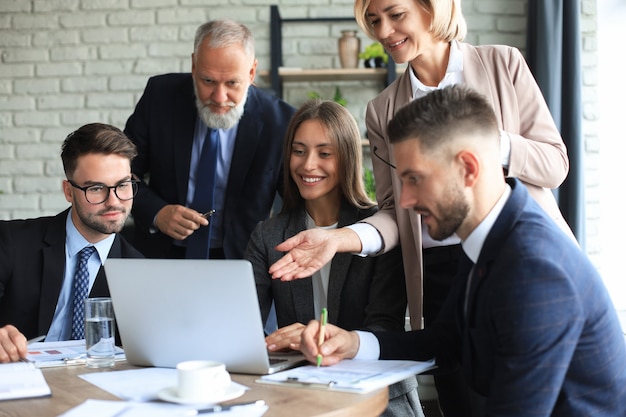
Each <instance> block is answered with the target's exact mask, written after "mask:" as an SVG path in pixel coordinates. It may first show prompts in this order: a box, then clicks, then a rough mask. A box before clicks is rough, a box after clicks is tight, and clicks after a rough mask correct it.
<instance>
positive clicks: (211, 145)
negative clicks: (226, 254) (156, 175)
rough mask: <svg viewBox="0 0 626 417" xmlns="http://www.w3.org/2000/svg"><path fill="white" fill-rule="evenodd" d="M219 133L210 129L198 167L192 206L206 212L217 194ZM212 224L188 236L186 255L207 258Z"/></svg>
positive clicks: (210, 207) (189, 257) (190, 257)
mask: <svg viewBox="0 0 626 417" xmlns="http://www.w3.org/2000/svg"><path fill="white" fill-rule="evenodd" d="M219 145H220V142H219V135H218V131H217V129H209V131H208V132H207V135H206V138H205V139H204V145H203V146H202V153H201V154H200V159H199V160H198V167H197V168H196V184H195V190H194V194H193V201H192V202H191V208H193V209H194V210H196V211H198V212H200V213H206V212H207V211H209V210H213V209H215V207H213V197H214V194H215V184H216V182H217V181H216V169H217V155H218V154H219V148H220V146H219ZM210 231H211V224H210V220H209V226H208V227H204V226H201V227H200V228H199V229H198V230H196V231H195V232H193V234H192V235H191V236H189V237H188V238H187V251H186V255H185V257H186V258H188V259H207V258H208V255H209V244H210V239H211V234H210Z"/></svg>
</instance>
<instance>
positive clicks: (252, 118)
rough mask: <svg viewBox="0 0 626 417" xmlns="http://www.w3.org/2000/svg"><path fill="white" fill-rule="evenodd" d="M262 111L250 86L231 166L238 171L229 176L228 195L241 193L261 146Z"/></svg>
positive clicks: (233, 170)
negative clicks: (257, 150)
mask: <svg viewBox="0 0 626 417" xmlns="http://www.w3.org/2000/svg"><path fill="white" fill-rule="evenodd" d="M262 111H263V109H261V108H260V105H259V102H258V98H257V93H256V87H254V86H250V89H249V90H248V100H247V102H246V105H245V108H244V113H243V117H242V118H241V120H240V121H239V125H238V126H237V137H236V139H235V148H234V150H233V158H232V162H231V166H233V167H234V166H236V167H237V169H231V170H230V172H229V174H228V185H227V189H226V193H227V194H229V195H237V194H238V193H239V190H240V189H241V188H242V186H243V183H244V180H245V178H246V177H247V175H248V171H249V169H250V167H251V166H252V160H253V159H254V155H255V154H256V149H257V147H258V146H259V140H260V138H261V131H262V129H263V122H262V119H263V117H262V116H261V117H259V113H262Z"/></svg>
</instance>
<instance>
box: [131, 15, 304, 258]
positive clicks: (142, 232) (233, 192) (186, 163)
mask: <svg viewBox="0 0 626 417" xmlns="http://www.w3.org/2000/svg"><path fill="white" fill-rule="evenodd" d="M256 68H257V60H256V58H255V54H254V38H253V36H252V33H251V32H250V31H249V29H248V28H246V27H245V26H243V25H241V24H239V23H237V22H234V21H231V20H220V21H210V22H207V23H205V24H203V25H201V26H200V27H199V28H198V29H197V31H196V36H195V42H194V51H193V53H192V55H191V73H179V74H165V75H160V76H156V77H152V78H150V80H149V81H148V84H147V86H146V89H145V91H144V93H143V96H142V97H141V99H140V100H139V102H138V103H137V107H136V109H135V111H134V113H133V114H132V115H131V116H130V118H129V119H128V121H127V123H126V128H125V133H126V134H127V135H128V136H129V137H130V138H131V140H132V141H133V142H134V143H135V144H136V145H137V148H138V151H139V155H138V156H137V158H136V159H135V161H134V163H133V172H134V173H135V174H136V175H138V176H139V177H140V178H142V179H143V180H144V182H142V183H141V185H140V189H139V193H138V196H137V199H136V203H135V206H134V208H133V212H132V214H133V218H134V221H135V232H134V237H133V239H132V240H133V243H134V244H135V246H136V247H137V248H138V249H139V250H140V251H142V252H143V253H144V255H146V256H147V257H152V258H200V259H206V258H218V259H219V258H226V259H239V258H243V253H244V251H245V248H246V245H247V243H248V240H249V237H250V233H251V232H252V230H253V229H254V227H255V226H256V224H257V223H258V222H259V221H261V220H264V219H266V218H267V217H269V214H270V210H271V208H272V204H273V201H274V198H275V196H276V193H277V192H279V193H280V191H281V190H282V141H283V137H284V135H285V131H286V128H287V125H288V123H289V120H290V119H291V116H292V115H293V113H294V111H295V109H294V108H293V107H292V106H290V105H289V104H287V103H285V102H284V101H282V100H279V99H277V98H276V97H274V96H272V95H271V94H268V93H266V92H263V91H262V90H260V89H259V88H257V87H256V86H254V85H253V82H254V77H255V75H256Z"/></svg>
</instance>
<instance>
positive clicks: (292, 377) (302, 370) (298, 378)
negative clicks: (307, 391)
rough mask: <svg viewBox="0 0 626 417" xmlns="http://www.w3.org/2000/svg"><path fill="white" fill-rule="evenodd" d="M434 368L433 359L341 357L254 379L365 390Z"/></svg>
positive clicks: (310, 386)
mask: <svg viewBox="0 0 626 417" xmlns="http://www.w3.org/2000/svg"><path fill="white" fill-rule="evenodd" d="M434 367H435V361H434V359H433V360H430V361H426V362H418V361H399V360H357V359H354V360H344V361H341V362H339V363H338V364H336V365H333V366H321V367H317V366H314V365H307V366H301V367H299V368H293V369H290V370H287V371H283V372H278V373H275V374H272V375H264V376H262V377H261V378H260V379H258V380H257V382H260V383H265V384H276V385H283V386H294V387H303V388H315V389H327V390H332V391H346V392H356V393H362V394H364V393H367V392H371V391H374V390H376V389H379V388H383V387H386V386H388V385H391V384H393V383H395V382H398V381H401V380H403V379H405V378H408V377H410V376H412V375H416V374H419V373H422V372H425V371H427V370H429V369H432V368H434Z"/></svg>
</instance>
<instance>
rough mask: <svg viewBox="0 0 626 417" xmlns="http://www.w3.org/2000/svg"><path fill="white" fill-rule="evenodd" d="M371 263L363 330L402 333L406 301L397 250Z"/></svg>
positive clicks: (402, 269)
mask: <svg viewBox="0 0 626 417" xmlns="http://www.w3.org/2000/svg"><path fill="white" fill-rule="evenodd" d="M373 261H374V262H375V267H374V270H373V277H372V281H371V285H370V291H369V302H368V304H367V307H366V309H365V326H366V327H367V328H368V329H369V330H390V331H404V318H405V316H406V304H407V298H406V286H405V282H404V268H403V266H402V253H401V251H400V247H397V248H395V249H393V250H391V251H390V252H387V253H385V254H383V255H380V256H377V257H374V258H373Z"/></svg>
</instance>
